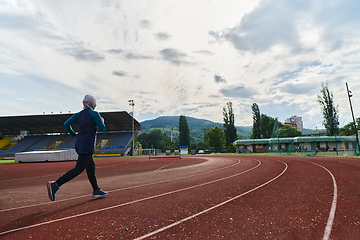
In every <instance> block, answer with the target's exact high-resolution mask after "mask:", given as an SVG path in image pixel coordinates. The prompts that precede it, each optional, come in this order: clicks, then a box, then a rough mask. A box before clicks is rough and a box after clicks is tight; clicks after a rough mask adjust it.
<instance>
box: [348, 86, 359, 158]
mask: <svg viewBox="0 0 360 240" xmlns="http://www.w3.org/2000/svg"><path fill="white" fill-rule="evenodd" d="M346 90H347V94H348V97H349V103H350V109H351V115H352V118H353V121H354V128H355V135H356V142H357V144H358V149H359V150H360V143H359V136H358V130H357V127H356V121H355V117H354V111H353V108H352V104H351V99H350V98H351V97H352V96H353V95H352V94H351V91H350V90H349V87H348V84H347V83H346ZM355 153H356V146H355Z"/></svg>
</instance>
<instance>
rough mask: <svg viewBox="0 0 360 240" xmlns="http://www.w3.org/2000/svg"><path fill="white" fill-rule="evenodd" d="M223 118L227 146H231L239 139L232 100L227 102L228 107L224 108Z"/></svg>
mask: <svg viewBox="0 0 360 240" xmlns="http://www.w3.org/2000/svg"><path fill="white" fill-rule="evenodd" d="M223 119H224V128H225V139H226V147H229V146H230V143H233V142H234V141H235V140H236V139H237V134H236V128H235V117H234V112H233V109H232V102H228V103H227V108H226V107H224V108H223Z"/></svg>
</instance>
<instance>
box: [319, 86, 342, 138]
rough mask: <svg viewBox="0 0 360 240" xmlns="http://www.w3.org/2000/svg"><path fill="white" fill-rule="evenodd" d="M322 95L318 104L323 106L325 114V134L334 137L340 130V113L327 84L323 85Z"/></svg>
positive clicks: (322, 109) (322, 110)
mask: <svg viewBox="0 0 360 240" xmlns="http://www.w3.org/2000/svg"><path fill="white" fill-rule="evenodd" d="M320 92H321V95H318V96H317V98H318V102H319V103H320V106H321V112H322V114H323V119H324V121H323V125H324V126H325V129H326V131H325V134H326V135H328V136H332V135H334V134H335V132H336V131H337V130H338V128H339V114H338V113H339V111H338V107H337V106H335V104H334V96H333V94H332V92H330V91H329V88H328V86H327V84H324V83H322V88H321V91H320Z"/></svg>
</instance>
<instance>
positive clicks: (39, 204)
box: [0, 160, 241, 213]
mask: <svg viewBox="0 0 360 240" xmlns="http://www.w3.org/2000/svg"><path fill="white" fill-rule="evenodd" d="M240 163H241V161H240V160H238V162H237V163H235V164H233V165H229V166H226V167H223V168H219V169H215V170H211V171H208V172H203V173H199V174H193V175H188V176H185V177H179V178H175V179H170V180H163V181H159V182H154V183H145V184H140V185H136V186H131V187H126V188H119V189H114V190H110V191H107V192H109V193H111V192H118V191H124V190H129V189H134V188H139V187H146V186H151V185H155V184H161V183H167V182H172V181H177V180H180V179H184V178H190V177H196V176H199V175H203V174H208V173H213V172H216V171H221V170H224V169H226V168H230V167H234V166H236V165H238V164H240ZM89 196H91V195H83V196H78V197H72V198H67V199H62V200H56V201H54V202H45V203H38V204H33V205H28V206H22V207H16V208H8V209H3V210H0V213H1V212H7V211H14V210H18V209H23V208H30V207H38V206H42V205H47V204H56V203H59V202H65V201H70V200H74V199H79V198H84V197H89Z"/></svg>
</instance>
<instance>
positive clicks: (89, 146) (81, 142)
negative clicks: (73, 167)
mask: <svg viewBox="0 0 360 240" xmlns="http://www.w3.org/2000/svg"><path fill="white" fill-rule="evenodd" d="M75 122H77V123H78V127H79V132H78V134H76V133H75V131H74V130H73V129H72V127H71V125H72V124H74V123H75ZM64 127H65V129H66V131H68V133H70V135H71V136H73V137H75V136H76V140H75V150H76V152H77V154H79V155H80V154H87V153H91V154H93V153H94V150H95V144H96V130H97V128H98V129H99V130H100V131H104V130H105V124H104V122H103V121H102V120H101V116H100V114H99V113H98V112H97V111H94V110H92V109H84V110H82V111H80V112H78V113H75V114H74V115H72V116H71V117H70V118H69V119H68V120H66V121H65V123H64Z"/></svg>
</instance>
